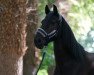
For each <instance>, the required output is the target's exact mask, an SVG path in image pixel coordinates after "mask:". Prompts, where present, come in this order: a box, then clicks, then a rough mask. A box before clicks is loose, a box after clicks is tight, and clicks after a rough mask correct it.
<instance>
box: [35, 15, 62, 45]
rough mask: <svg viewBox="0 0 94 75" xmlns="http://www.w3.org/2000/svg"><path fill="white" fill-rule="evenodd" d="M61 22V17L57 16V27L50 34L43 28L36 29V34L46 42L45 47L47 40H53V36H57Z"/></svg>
mask: <svg viewBox="0 0 94 75" xmlns="http://www.w3.org/2000/svg"><path fill="white" fill-rule="evenodd" d="M61 22H62V16H61V15H60V16H59V25H58V28H57V29H54V30H53V31H51V32H50V33H47V32H46V31H45V30H44V29H43V28H38V30H37V32H36V33H38V34H40V35H41V36H43V37H44V38H45V40H46V43H45V45H47V43H48V42H49V40H50V39H51V38H53V37H54V36H55V35H57V33H58V32H59V29H60V27H61Z"/></svg>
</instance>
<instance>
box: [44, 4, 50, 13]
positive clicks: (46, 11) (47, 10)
mask: <svg viewBox="0 0 94 75" xmlns="http://www.w3.org/2000/svg"><path fill="white" fill-rule="evenodd" d="M49 12H50V9H49V7H48V5H46V6H45V13H46V14H48V13H49Z"/></svg>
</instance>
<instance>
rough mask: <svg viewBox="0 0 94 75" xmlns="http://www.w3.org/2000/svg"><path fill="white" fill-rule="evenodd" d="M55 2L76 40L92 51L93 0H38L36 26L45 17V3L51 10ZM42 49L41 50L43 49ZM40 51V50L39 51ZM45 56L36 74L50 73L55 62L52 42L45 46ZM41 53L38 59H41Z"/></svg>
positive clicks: (93, 26) (93, 30)
mask: <svg viewBox="0 0 94 75" xmlns="http://www.w3.org/2000/svg"><path fill="white" fill-rule="evenodd" d="M53 4H55V5H56V6H57V8H58V10H59V12H60V14H62V16H63V17H64V18H65V19H66V21H67V22H68V24H69V25H70V27H71V28H72V30H73V33H74V34H75V37H76V39H77V40H78V42H79V43H80V44H81V45H82V46H83V47H84V48H85V50H86V51H88V52H94V0H39V1H38V16H39V17H38V26H40V25H41V23H40V22H41V20H42V19H43V18H44V17H45V5H48V6H49V8H50V9H51V10H52V5H53ZM44 50H45V48H44V49H42V50H41V51H44ZM41 53H42V52H41ZM46 53H47V54H46V57H45V59H44V61H43V63H42V66H41V69H40V70H39V73H38V75H48V73H49V75H52V72H53V69H54V66H55V62H54V55H53V43H50V44H49V45H48V47H47V48H46ZM41 55H42V54H40V56H39V59H40V60H41V58H42V56H41Z"/></svg>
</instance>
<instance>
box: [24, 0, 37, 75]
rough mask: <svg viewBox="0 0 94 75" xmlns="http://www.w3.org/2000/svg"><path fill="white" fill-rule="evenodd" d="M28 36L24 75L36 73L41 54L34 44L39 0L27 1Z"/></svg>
mask: <svg viewBox="0 0 94 75" xmlns="http://www.w3.org/2000/svg"><path fill="white" fill-rule="evenodd" d="M27 17H28V19H27V23H28V24H27V29H26V30H27V37H26V45H27V47H28V49H27V52H26V54H25V56H24V62H23V75H35V72H36V66H37V61H38V60H39V59H38V58H39V56H37V55H38V54H37V55H36V54H35V53H38V51H39V50H37V49H36V48H35V46H34V41H33V40H34V34H35V31H36V28H37V25H38V13H37V0H28V2H27Z"/></svg>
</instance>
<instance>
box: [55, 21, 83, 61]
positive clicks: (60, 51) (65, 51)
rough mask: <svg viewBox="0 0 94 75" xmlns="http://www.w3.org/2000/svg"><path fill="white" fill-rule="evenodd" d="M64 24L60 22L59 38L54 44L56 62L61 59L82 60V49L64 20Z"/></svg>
mask: <svg viewBox="0 0 94 75" xmlns="http://www.w3.org/2000/svg"><path fill="white" fill-rule="evenodd" d="M64 22H65V23H64ZM64 22H62V28H61V29H62V30H61V31H62V32H61V36H60V37H58V38H57V39H56V40H55V42H54V51H55V57H56V61H57V60H62V59H65V60H69V59H73V60H74V59H76V60H83V59H84V56H85V51H84V48H83V47H82V46H81V45H80V44H79V43H78V42H77V41H76V39H75V37H74V34H73V32H72V30H71V28H70V27H69V25H68V24H67V22H66V21H65V20H64Z"/></svg>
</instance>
